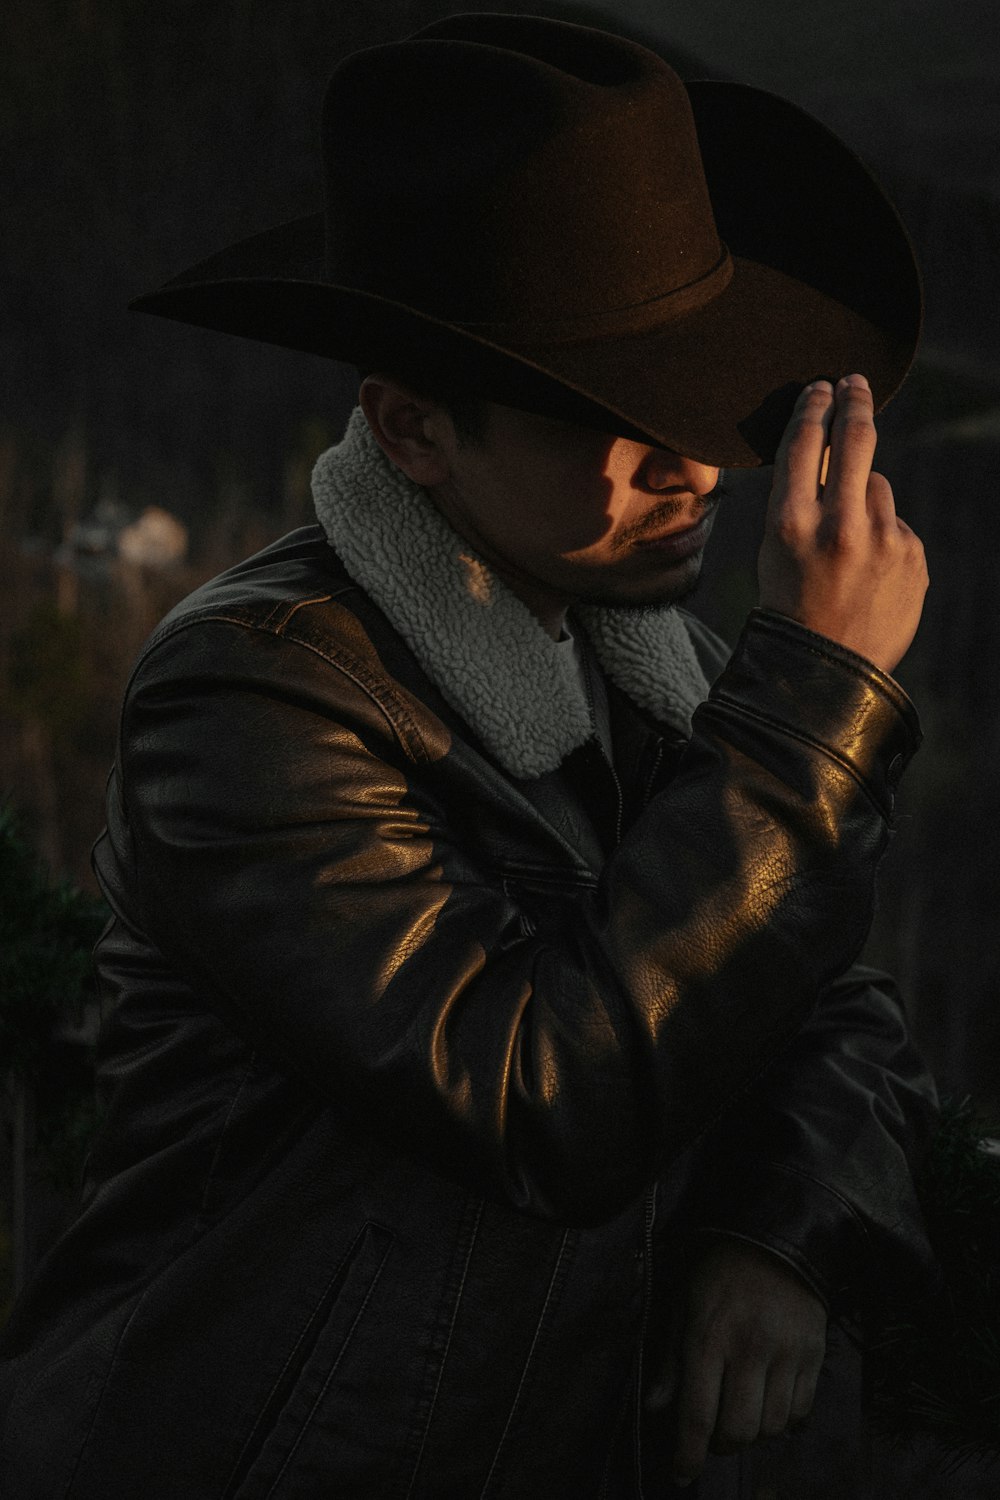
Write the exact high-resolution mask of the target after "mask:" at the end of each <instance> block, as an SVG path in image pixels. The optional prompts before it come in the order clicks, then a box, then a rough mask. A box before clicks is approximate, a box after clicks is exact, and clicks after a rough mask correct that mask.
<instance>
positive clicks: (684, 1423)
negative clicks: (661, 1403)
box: [674, 1353, 723, 1485]
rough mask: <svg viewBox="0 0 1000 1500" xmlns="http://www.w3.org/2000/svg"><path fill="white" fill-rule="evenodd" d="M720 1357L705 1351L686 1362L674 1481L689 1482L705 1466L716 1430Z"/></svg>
mask: <svg viewBox="0 0 1000 1500" xmlns="http://www.w3.org/2000/svg"><path fill="white" fill-rule="evenodd" d="M722 1374H723V1363H722V1359H721V1357H720V1356H712V1355H710V1354H707V1353H706V1354H705V1355H704V1356H703V1357H702V1358H700V1359H699V1358H694V1359H691V1358H689V1359H687V1360H686V1361H685V1370H684V1379H683V1381H682V1382H681V1388H680V1398H679V1400H678V1403H677V1431H676V1438H675V1441H674V1483H675V1484H680V1485H684V1484H690V1482H691V1481H692V1480H693V1479H696V1478H697V1476H698V1475H699V1474H700V1473H701V1471H702V1469H703V1468H704V1467H705V1460H706V1459H707V1457H708V1445H709V1443H710V1442H711V1441H712V1434H713V1433H714V1431H715V1424H716V1417H717V1415H718V1410H719V1394H720V1390H721V1387H722Z"/></svg>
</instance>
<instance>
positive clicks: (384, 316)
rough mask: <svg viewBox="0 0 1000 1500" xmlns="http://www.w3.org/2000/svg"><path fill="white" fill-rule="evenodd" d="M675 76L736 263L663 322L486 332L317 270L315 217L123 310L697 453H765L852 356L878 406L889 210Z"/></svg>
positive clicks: (723, 96) (895, 383)
mask: <svg viewBox="0 0 1000 1500" xmlns="http://www.w3.org/2000/svg"><path fill="white" fill-rule="evenodd" d="M687 88H688V93H689V97H690V99H691V103H692V108H693V110H694V114H695V120H696V124H697V128H698V135H699V142H700V146H701V151H702V157H703V160H704V163H705V172H706V177H707V180H708V185H709V192H710V195H711V197H712V202H713V207H714V209H715V214H716V222H717V224H718V227H719V232H720V235H721V237H722V239H723V240H724V242H725V243H726V244H727V245H728V246H729V249H730V252H731V254H732V258H733V276H732V279H731V281H730V283H729V285H728V286H727V287H726V289H725V291H723V292H722V293H721V294H720V295H719V296H718V297H716V298H715V299H714V300H713V301H711V302H710V303H708V304H707V305H706V306H704V307H702V308H700V309H699V310H697V311H695V312H691V313H688V314H687V315H686V316H684V317H682V318H680V319H678V320H675V321H673V322H668V323H664V324H662V325H661V326H654V327H651V328H648V329H646V330H644V331H642V332H634V331H623V332H621V333H618V334H611V333H604V334H602V335H601V336H600V337H596V338H587V339H580V338H577V339H562V340H547V339H544V338H541V337H538V336H534V337H533V336H531V334H530V333H529V334H528V336H527V337H525V336H524V335H523V334H522V335H521V336H519V337H517V338H510V339H509V340H508V339H506V338H505V339H504V341H503V342H498V341H497V340H496V335H495V334H494V337H493V338H492V339H491V338H486V337H484V336H483V335H482V334H480V333H478V332H476V331H473V330H470V329H468V328H462V327H460V326H458V325H455V324H452V323H449V322H447V321H445V320H444V319H442V318H439V317H434V316H431V315H430V314H428V313H425V312H422V311H420V310H419V309H416V308H413V307H409V306H406V305H404V304H402V303H399V302H395V301H392V300H390V299H387V298H382V297H379V296H376V295H374V294H372V293H371V292H365V291H361V290H359V289H358V288H356V287H351V286H345V285H339V284H334V283H331V282H329V281H327V280H326V279H325V228H324V221H323V216H322V215H321V214H314V215H309V216H307V217H305V218H302V219H297V220H294V221H293V222H292V223H290V224H284V225H279V226H277V227H275V228H272V229H268V230H265V231H263V233H260V234H257V235H254V236H252V237H251V238H249V239H246V240H242V241H240V242H239V243H238V244H236V245H233V246H230V247H228V248H227V249H225V250H223V251H220V252H218V253H217V254H216V255H213V256H211V257H210V258H209V259H207V260H203V261H200V262H199V263H198V264H197V265H195V266H192V267H191V268H190V269H189V270H188V271H185V272H184V273H183V274H182V275H181V276H178V277H176V278H174V279H173V280H172V281H170V282H168V283H167V284H166V285H165V286H164V287H163V288H161V289H160V290H159V291H157V292H152V293H149V294H147V295H145V296H142V297H139V298H137V299H136V300H135V301H134V302H132V303H131V304H130V305H131V307H133V308H134V309H137V310H141V311H145V312H152V313H157V314H159V315H161V316H163V317H168V318H172V319H176V320H179V321H181V322H185V323H191V324H195V325H197V326H200V327H204V328H210V329H215V330H218V331H220V332H226V333H232V334H238V335H241V336H244V337H249V338H253V339H257V340H261V341H263V342H267V343H274V344H278V345H281V346H283V347H285V348H291V349H299V350H302V351H304V352H308V353H313V354H320V355H324V356H327V357H329V358H333V359H338V360H342V361H345V362H347V363H351V364H362V365H366V366H368V367H378V366H380V365H384V366H387V367H389V368H392V366H393V362H394V361H395V362H397V363H399V364H401V365H402V368H404V369H406V368H411V367H414V361H417V362H418V363H417V365H416V368H420V369H422V370H425V371H426V372H427V373H428V375H429V376H430V377H431V378H435V379H439V380H441V379H444V380H447V381H448V382H449V384H451V385H454V386H457V387H458V388H460V389H463V390H469V391H474V392H476V393H478V394H481V395H484V396H488V397H490V398H491V399H493V400H495V401H499V402H502V403H503V404H506V405H510V406H515V407H521V408H524V409H526V410H529V411H539V412H544V413H548V414H551V415H554V416H561V417H565V418H566V419H568V420H571V421H577V422H580V423H582V424H584V425H587V426H597V427H600V428H602V429H605V430H608V431H613V432H618V433H622V434H623V435H625V436H629V437H635V438H640V439H646V440H649V441H652V442H654V443H656V444H657V445H659V446H662V447H667V448H671V449H673V450H675V451H676V452H680V453H684V454H685V455H687V456H688V457H690V458H694V459H696V460H698V461H700V462H704V463H711V464H718V465H725V466H727V467H752V466H755V465H759V464H761V463H769V462H771V461H772V460H773V458H774V453H775V450H776V448H777V445H778V442H779V440H780V437H781V433H782V431H783V429H784V426H785V424H786V422H787V420H788V417H789V415H790V413H791V408H792V404H793V402H794V400H795V397H796V395H797V393H798V391H799V390H800V389H801V387H802V386H803V385H804V384H805V383H806V382H808V381H809V380H813V379H818V378H826V379H832V380H836V379H837V378H839V376H841V375H844V374H848V373H850V372H851V371H855V370H858V371H861V372H863V373H864V374H866V375H867V376H868V379H869V381H870V383H871V386H872V391H873V395H874V398H875V406H876V410H881V409H882V408H883V407H884V406H885V405H886V403H887V402H888V401H889V400H890V399H891V398H892V396H893V395H894V394H895V393H896V391H897V390H898V388H899V386H900V385H901V384H902V382H903V380H904V378H905V376H906V373H907V370H908V369H909V367H910V365H911V364H912V361H913V357H914V355H915V352H916V347H917V342H918V338H919V333H920V324H921V313H922V302H921V291H920V280H919V274H918V271H917V267H916V262H915V259H914V256H913V251H912V247H911V246H910V242H909V239H908V237H907V235H906V231H905V230H904V228H903V226H902V224H901V223H900V220H899V218H898V216H897V215H896V213H895V210H894V209H893V207H892V205H891V204H890V203H889V201H888V199H887V198H886V197H885V195H884V194H883V193H882V191H881V189H880V188H879V187H878V185H877V184H876V183H875V181H874V179H873V178H872V176H871V174H870V173H869V172H868V171H867V169H866V168H865V167H864V166H863V165H862V164H861V162H860V161H858V159H857V157H856V156H854V154H853V153H852V152H851V151H850V150H849V149H848V148H847V147H846V146H845V145H844V144H843V142H841V141H840V140H839V139H838V138H837V137H836V136H835V135H833V133H832V132H831V131H829V130H827V129H826V127H825V126H823V125H821V124H820V123H819V122H818V121H816V120H814V119H812V117H811V116H809V115H808V114H806V113H805V112H804V111H803V110H800V109H799V108H798V107H797V106H795V105H793V104H790V103H789V102H788V101H787V100H784V99H779V98H777V97H776V96H774V95H771V94H768V93H765V92H764V91H762V90H759V89H754V88H751V87H749V86H747V85H743V84H733V83H722V82H714V81H713V82H698V83H690V84H688V85H687ZM650 149H655V143H653V142H651V143H650Z"/></svg>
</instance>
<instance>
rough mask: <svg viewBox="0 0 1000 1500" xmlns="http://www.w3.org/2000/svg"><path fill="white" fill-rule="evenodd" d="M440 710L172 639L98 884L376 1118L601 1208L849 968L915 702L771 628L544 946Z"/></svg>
mask: <svg viewBox="0 0 1000 1500" xmlns="http://www.w3.org/2000/svg"><path fill="white" fill-rule="evenodd" d="M421 713H422V714H423V716H424V720H425V721H426V720H428V719H429V718H430V717H431V716H429V715H428V714H427V711H426V710H423V708H422V705H419V704H418V703H417V701H416V700H415V699H413V698H412V697H410V696H409V695H407V694H406V693H405V692H404V691H402V690H401V689H400V688H399V685H398V684H395V685H394V684H393V683H392V680H391V678H389V677H388V674H385V673H382V674H381V675H379V674H377V673H376V672H375V671H374V670H373V668H372V661H371V656H368V657H366V658H364V659H360V658H357V657H354V656H352V655H351V654H350V652H346V651H342V652H339V653H338V652H330V651H329V650H327V651H323V652H321V651H319V650H317V649H315V648H314V647H312V646H310V645H307V644H303V643H302V642H299V641H295V640H291V639H289V638H288V636H287V635H279V634H275V633H273V632H271V633H269V632H267V631H265V630H262V629H251V628H248V627H247V625H246V624H244V623H239V622H234V621H229V620H222V619H218V620H211V619H209V620H206V619H202V620H199V621H198V622H196V623H194V624H190V625H186V626H185V627H184V628H182V629H176V630H174V631H173V632H172V633H168V634H167V635H165V636H164V637H162V638H161V639H160V641H159V643H158V644H157V645H156V646H155V647H154V648H153V649H152V650H151V651H150V652H149V653H148V655H147V656H146V658H145V660H144V662H143V663H142V664H141V665H140V667H139V669H138V671H137V674H136V676H135V678H134V680H133V683H132V685H131V688H130V691H129V692H128V694H127V697H126V705H125V709H124V715H123V730H122V747H121V757H120V767H119V771H118V775H117V778H116V781H115V786H114V789H113V792H112V796H111V802H110V810H109V828H110V840H111V847H113V848H114V849H116V851H117V858H118V863H119V865H120V867H121V868H123V869H124V868H127V869H128V870H129V872H130V873H129V877H128V881H127V887H128V889H127V890H125V889H124V888H122V889H120V890H117V891H116V889H115V883H114V880H113V879H109V880H106V882H105V884H106V886H107V888H108V894H109V899H111V901H112V904H113V905H116V904H117V907H118V916H119V920H120V921H122V922H123V923H127V924H131V925H132V926H133V927H135V928H138V929H140V930H141V931H142V932H143V933H144V934H145V938H146V939H148V940H149V941H150V942H152V943H153V944H154V945H155V946H156V948H157V949H158V951H159V953H160V954H161V955H163V957H164V958H165V960H166V962H167V963H168V965H169V966H170V967H171V969H173V970H174V971H175V972H179V973H180V974H181V975H183V976H184V978H185V980H186V982H187V983H188V984H189V985H190V987H191V990H192V993H193V995H194V996H195V997H196V1003H199V1004H204V1005H207V1006H209V1007H210V1008H211V1009H212V1010H214V1011H215V1012H216V1013H217V1014H219V1015H220V1016H222V1017H223V1019H224V1020H226V1022H227V1024H229V1025H231V1026H232V1028H233V1029H234V1030H236V1031H237V1032H238V1033H240V1034H241V1035H243V1036H244V1037H246V1038H247V1039H248V1040H249V1041H250V1042H251V1043H252V1044H253V1045H254V1046H255V1047H256V1048H258V1049H259V1050H260V1052H261V1053H262V1054H263V1055H264V1056H266V1057H268V1058H269V1059H270V1060H271V1062H272V1063H273V1064H275V1065H276V1066H278V1067H280V1068H282V1069H284V1070H286V1071H287V1072H290V1073H292V1074H293V1075H297V1076H300V1077H302V1078H303V1080H304V1081H305V1082H307V1083H308V1084H310V1085H312V1086H314V1087H315V1088H318V1089H319V1090H321V1091H322V1093H323V1094H324V1096H325V1097H326V1098H328V1099H329V1100H330V1102H331V1103H332V1104H333V1105H334V1106H335V1107H336V1108H337V1109H339V1110H341V1111H343V1112H345V1113H347V1114H348V1115H349V1116H350V1117H351V1118H352V1119H354V1120H355V1121H357V1122H359V1123H360V1124H361V1125H362V1126H363V1127H364V1128H366V1129H369V1130H371V1131H372V1132H374V1133H376V1134H378V1135H381V1136H382V1137H383V1138H386V1139H388V1140H389V1141H390V1142H391V1143H392V1144H393V1145H394V1146H395V1147H397V1148H399V1149H402V1150H404V1151H409V1152H411V1153H414V1154H416V1155H417V1156H419V1157H420V1158H421V1159H422V1160H423V1161H424V1162H425V1163H426V1164H428V1165H429V1166H431V1167H433V1168H435V1169H437V1170H440V1171H442V1172H444V1173H446V1174H450V1175H457V1176H459V1177H461V1178H462V1179H464V1180H467V1181H468V1182H470V1183H472V1184H475V1185H477V1186H478V1187H480V1188H481V1189H482V1190H484V1191H487V1192H490V1193H493V1194H496V1195H499V1196H500V1197H501V1198H502V1199H503V1200H504V1201H506V1202H508V1203H510V1204H512V1205H513V1206H515V1207H516V1208H519V1209H522V1210H524V1211H527V1212H531V1213H534V1214H538V1215H541V1216H543V1217H547V1218H553V1219H558V1220H562V1221H564V1222H570V1223H572V1222H578V1223H589V1222H597V1221H599V1220H601V1219H603V1218H606V1217H609V1216H610V1215H612V1214H614V1213H616V1212H618V1211H619V1210H620V1209H622V1208H623V1207H624V1206H625V1205H626V1204H627V1203H629V1202H630V1201H631V1200H632V1199H634V1198H635V1197H636V1196H638V1195H639V1194H640V1193H641V1192H642V1190H643V1189H644V1187H645V1186H646V1185H647V1183H648V1182H649V1181H651V1180H652V1178H653V1176H654V1175H655V1173H656V1171H657V1170H658V1169H659V1168H660V1167H661V1166H662V1165H663V1164H664V1163H665V1161H666V1160H667V1159H669V1158H670V1157H672V1156H674V1155H675V1154H676V1153H677V1152H679V1151H680V1150H681V1149H682V1148H683V1147H684V1146H685V1145H687V1144H689V1143H690V1142H691V1141H692V1140H693V1139H694V1138H695V1137H696V1136H697V1135H699V1134H700V1133H701V1132H702V1131H703V1130H704V1129H705V1128H706V1126H707V1125H709V1124H710V1123H711V1122H712V1121H713V1120H714V1119H716V1118H717V1117H718V1116H719V1114H720V1112H721V1111H722V1109H723V1108H724V1107H725V1105H726V1104H727V1103H728V1102H729V1101H730V1100H731V1099H732V1098H733V1097H734V1095H735V1094H736V1093H737V1092H739V1091H740V1090H742V1089H743V1088H745V1087H747V1086H748V1085H749V1084H750V1083H751V1082H752V1080H753V1079H754V1078H755V1077H757V1076H758V1075H759V1074H760V1073H761V1071H762V1069H763V1068H764V1066H765V1065H766V1063H767V1062H768V1061H769V1060H770V1059H771V1058H772V1057H773V1056H774V1055H775V1053H776V1052H777V1051H778V1050H779V1049H780V1048H781V1047H782V1046H783V1045H785V1044H787V1043H788V1041H789V1039H790V1038H791V1037H792V1036H793V1035H794V1033H795V1032H796V1031H797V1030H798V1028H799V1027H800V1026H801V1025H802V1023H803V1022H804V1020H805V1019H806V1017H807V1016H808V1014H809V1012H810V1011H811V1009H812V1007H813V1005H814V1003H815V997H816V995H817V994H818V993H819V991H820V990H821V989H823V988H824V987H825V986H826V985H828V984H830V983H831V981H832V980H833V979H834V978H835V976H836V975H838V974H839V973H841V972H842V971H843V970H844V969H845V968H846V967H847V965H848V964H849V963H850V962H851V961H852V960H853V959H854V958H855V957H856V955H857V953H858V951H859V950H860V948H861V945H862V943H863V942H864V939H865V937H866V935H867V931H868V926H869V923H870V920H871V914H872V903H873V884H874V874H875V868H876V865H877V862H878V859H879V857H880V855H881V853H882V851H883V849H884V846H885V842H886V838H887V819H888V817H889V814H890V811H891V802H892V784H893V782H894V779H895V778H896V776H897V775H898V773H899V771H900V770H901V768H902V766H903V765H904V764H905V762H906V761H907V759H908V758H909V756H910V754H912V752H913V750H914V748H915V746H916V743H917V741H918V738H919V734H918V729H917V725H916V717H915V714H914V712H913V709H912V706H911V705H910V704H909V700H908V699H906V697H905V695H904V694H903V693H902V692H901V690H900V689H899V688H898V687H897V686H896V684H895V683H894V682H893V681H892V679H891V678H887V677H884V676H883V675H882V674H881V673H879V672H878V671H877V670H876V669H875V668H873V667H871V666H870V664H868V663H866V662H864V661H863V660H862V659H861V658H858V657H856V656H854V655H853V653H851V652H847V651H843V650H841V649H840V648H839V647H836V646H834V645H832V643H830V642H827V641H825V640H824V639H823V638H821V637H817V636H812V635H811V633H810V632H808V631H804V630H803V629H802V628H801V627H799V626H797V625H794V624H792V623H791V622H788V621H783V620H781V619H780V617H769V616H761V615H755V616H753V617H751V620H750V622H749V623H748V626H747V629H746V631H745V632H744V635H743V637H742V639H741V642H740V644H739V646H738V648H737V650H736V652H735V654H734V656H733V658H732V661H731V662H730V664H729V665H728V666H727V667H726V669H725V671H724V672H723V673H722V675H721V676H720V677H719V679H718V681H717V682H716V684H715V686H714V687H713V689H712V693H711V696H710V698H709V700H708V701H707V702H706V703H705V704H704V705H703V706H702V707H701V708H700V709H699V710H698V712H697V714H696V716H695V725H694V733H693V736H692V740H691V743H690V745H689V747H688V749H687V751H686V752H685V757H684V760H683V763H682V765H681V767H680V770H679V772H678V774H677V775H676V776H675V777H674V779H673V781H672V782H671V784H670V786H669V787H668V788H666V789H665V790H664V791H663V792H661V793H659V794H658V795H657V796H655V797H654V798H653V799H652V801H651V802H650V803H649V805H648V807H647V808H646V810H645V811H644V812H643V814H642V816H641V818H640V819H639V820H638V821H637V822H636V824H635V825H634V826H633V827H632V828H631V829H630V830H629V832H628V834H627V835H626V837H625V839H624V840H623V842H622V843H621V845H620V846H619V847H618V849H617V851H616V852H615V853H614V855H613V856H612V858H611V859H610V860H609V861H608V863H607V866H606V868H605V871H604V874H603V876H602V879H601V882H600V885H599V887H598V888H597V890H596V891H586V892H583V893H576V894H575V896H574V899H573V900H572V901H568V900H563V901H559V900H555V899H554V900H553V902H552V903H551V913H550V918H549V920H547V921H545V922H543V923H541V924H540V925H538V926H537V927H536V928H535V929H534V930H532V928H531V924H529V923H527V922H525V920H524V913H523V912H522V911H520V910H519V909H518V906H517V904H516V902H515V901H514V900H513V899H512V898H511V896H510V895H509V894H508V892H507V890H506V888H505V884H504V880H503V878H502V872H499V871H497V870H496V869H491V868H488V867H486V865H485V863H484V862H483V860H482V858H481V857H478V858H477V857H473V855H472V854H470V852H469V849H470V839H469V837H468V830H467V829H464V828H462V827H460V826H457V823H456V819H455V816H454V813H453V809H452V808H451V806H450V804H449V790H448V789H449V786H450V785H451V780H452V779H453V778H450V777H449V759H450V758H451V757H452V756H459V754H460V753H461V754H464V755H465V756H466V758H468V756H469V754H470V753H471V752H470V751H469V750H468V747H465V748H464V749H463V750H461V752H460V750H459V749H458V748H456V747H453V746H451V745H450V743H449V741H448V736H447V734H446V733H444V731H443V730H442V728H441V725H440V721H434V722H435V723H436V724H437V730H436V731H434V730H432V729H431V728H428V726H427V724H426V723H424V727H423V729H422V728H421V723H422V721H421V718H420V716H421ZM493 775H494V777H495V776H496V773H495V772H494V773H493ZM484 815H485V814H484Z"/></svg>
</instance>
